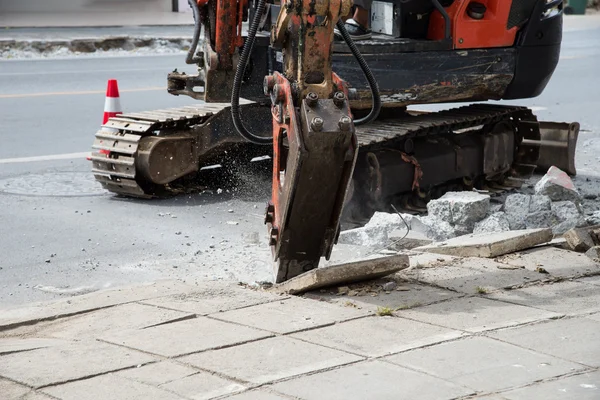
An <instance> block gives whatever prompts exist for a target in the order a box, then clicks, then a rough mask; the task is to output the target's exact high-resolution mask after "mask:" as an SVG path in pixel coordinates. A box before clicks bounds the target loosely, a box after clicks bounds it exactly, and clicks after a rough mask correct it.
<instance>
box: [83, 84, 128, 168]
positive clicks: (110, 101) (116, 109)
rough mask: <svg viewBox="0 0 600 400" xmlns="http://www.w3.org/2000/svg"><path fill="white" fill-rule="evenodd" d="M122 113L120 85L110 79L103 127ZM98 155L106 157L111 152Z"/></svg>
mask: <svg viewBox="0 0 600 400" xmlns="http://www.w3.org/2000/svg"><path fill="white" fill-rule="evenodd" d="M122 113H123V111H122V110H121V98H120V97H119V85H118V84H117V80H116V79H109V80H108V86H107V87H106V100H104V116H103V117H102V125H104V124H106V123H107V122H108V120H109V118H111V117H116V116H117V115H119V114H122ZM104 129H107V128H104ZM108 129H110V128H108ZM98 153H100V154H104V155H105V156H106V157H109V156H110V151H108V150H99V151H98ZM87 159H88V160H91V159H92V158H91V157H88V158H87Z"/></svg>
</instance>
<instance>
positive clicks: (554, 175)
mask: <svg viewBox="0 0 600 400" xmlns="http://www.w3.org/2000/svg"><path fill="white" fill-rule="evenodd" d="M535 194H537V195H546V196H548V197H550V199H551V200H552V201H574V202H578V201H579V200H580V198H581V197H580V195H579V192H578V191H577V188H575V185H574V184H573V181H572V180H571V178H570V177H569V175H567V173H566V172H564V171H562V170H560V169H558V168H556V167H554V166H552V167H550V169H548V172H547V173H546V175H544V176H543V177H542V179H540V180H539V181H538V183H536V184H535Z"/></svg>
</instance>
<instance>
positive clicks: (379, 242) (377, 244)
mask: <svg viewBox="0 0 600 400" xmlns="http://www.w3.org/2000/svg"><path fill="white" fill-rule="evenodd" d="M502 198H504V200H503V201H502ZM499 200H500V201H499ZM581 200H582V198H581V196H580V194H579V192H578V191H577V189H576V188H575V186H574V184H573V182H572V180H571V178H570V177H569V176H568V175H567V174H566V173H564V172H563V171H561V170H560V169H558V168H556V167H552V168H550V169H549V170H548V173H547V174H546V175H544V176H543V177H542V178H541V179H540V180H539V181H538V182H537V183H536V184H535V194H527V193H512V194H508V195H507V196H506V197H499V198H494V199H492V198H491V196H490V195H488V194H484V193H480V192H476V191H472V192H468V191H465V192H448V193H446V194H444V195H443V196H442V197H440V198H438V199H434V200H431V201H430V202H429V203H428V204H427V214H426V215H409V214H388V213H381V212H376V213H375V214H374V215H373V217H372V218H371V220H370V221H369V222H368V223H367V224H366V225H365V226H364V227H361V228H356V229H352V230H348V231H344V232H342V233H341V235H340V240H339V242H340V243H344V244H353V245H361V246H369V247H373V248H389V249H391V250H407V249H414V248H415V247H421V246H425V245H428V244H430V243H429V242H427V241H428V240H429V241H434V242H441V241H445V240H449V239H452V238H456V237H462V236H465V235H469V234H476V235H480V234H486V233H499V232H509V231H515V230H530V229H542V228H551V230H552V234H553V235H555V236H556V237H559V236H561V235H563V234H565V233H566V232H568V231H569V230H571V229H573V228H579V227H584V226H586V225H589V224H590V223H591V222H597V223H598V224H600V211H597V212H595V213H591V214H588V217H587V218H586V216H585V214H584V213H583V209H582V206H581ZM406 225H408V227H409V228H410V231H409V232H407V230H406V229H407V228H406ZM588 248H589V247H588ZM586 250H587V249H586Z"/></svg>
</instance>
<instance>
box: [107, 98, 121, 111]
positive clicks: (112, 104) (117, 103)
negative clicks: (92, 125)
mask: <svg viewBox="0 0 600 400" xmlns="http://www.w3.org/2000/svg"><path fill="white" fill-rule="evenodd" d="M104 112H109V113H120V112H123V110H121V99H120V98H118V97H107V98H106V100H104Z"/></svg>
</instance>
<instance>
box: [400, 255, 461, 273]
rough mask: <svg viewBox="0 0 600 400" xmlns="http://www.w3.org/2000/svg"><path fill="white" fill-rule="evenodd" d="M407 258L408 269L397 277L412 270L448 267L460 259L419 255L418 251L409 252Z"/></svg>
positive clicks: (447, 256) (446, 256)
mask: <svg viewBox="0 0 600 400" xmlns="http://www.w3.org/2000/svg"><path fill="white" fill-rule="evenodd" d="M408 258H409V262H410V268H409V269H407V270H405V271H401V272H399V273H398V275H402V274H403V273H404V272H408V271H410V270H412V269H413V268H428V267H441V266H450V265H454V263H456V262H457V261H459V260H461V259H462V258H461V257H454V256H449V255H447V254H435V253H421V252H418V251H411V252H410V253H409V254H408Z"/></svg>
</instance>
